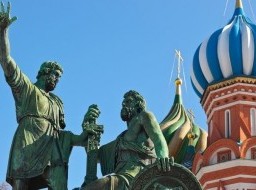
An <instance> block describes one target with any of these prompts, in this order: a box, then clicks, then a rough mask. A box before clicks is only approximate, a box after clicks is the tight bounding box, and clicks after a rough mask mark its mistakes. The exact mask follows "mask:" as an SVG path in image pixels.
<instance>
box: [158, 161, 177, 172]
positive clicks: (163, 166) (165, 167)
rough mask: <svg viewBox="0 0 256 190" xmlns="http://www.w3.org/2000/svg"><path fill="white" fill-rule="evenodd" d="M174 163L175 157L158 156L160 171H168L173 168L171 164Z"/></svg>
mask: <svg viewBox="0 0 256 190" xmlns="http://www.w3.org/2000/svg"><path fill="white" fill-rule="evenodd" d="M173 165H174V158H173V157H171V158H157V168H158V170H160V171H163V172H168V171H170V170H171V166H173Z"/></svg>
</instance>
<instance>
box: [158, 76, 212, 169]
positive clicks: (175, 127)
mask: <svg viewBox="0 0 256 190" xmlns="http://www.w3.org/2000/svg"><path fill="white" fill-rule="evenodd" d="M175 85H176V93H175V98H174V102H173V105H172V107H171V110H170V111H169V113H168V114H167V116H166V117H165V118H164V119H163V121H162V122H161V123H160V127H161V130H162V132H163V134H164V137H165V139H166V141H167V144H168V148H169V156H170V157H171V156H173V157H174V161H175V162H176V163H180V164H183V163H186V164H184V165H185V166H186V167H188V168H190V167H191V166H192V161H193V158H194V155H195V153H196V152H198V151H200V152H203V151H204V150H205V148H206V142H207V134H206V132H205V131H203V130H202V129H200V128H199V127H198V126H197V125H196V124H195V123H194V122H193V120H192V119H191V118H190V117H189V116H188V114H187V112H186V110H185V108H184V106H183V104H182V96H181V85H182V80H181V79H180V78H177V79H176V80H175ZM188 163H189V164H188Z"/></svg>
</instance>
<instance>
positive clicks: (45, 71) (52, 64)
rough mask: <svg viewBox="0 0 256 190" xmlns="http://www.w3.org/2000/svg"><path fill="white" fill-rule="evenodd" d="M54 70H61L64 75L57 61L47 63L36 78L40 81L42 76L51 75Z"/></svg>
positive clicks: (42, 66)
mask: <svg viewBox="0 0 256 190" xmlns="http://www.w3.org/2000/svg"><path fill="white" fill-rule="evenodd" d="M52 70H59V71H60V72H61V73H63V69H62V67H61V66H60V64H58V63H57V62H56V61H46V62H44V63H43V64H42V65H41V67H40V69H39V71H38V74H37V76H36V78H37V79H39V78H40V77H41V76H43V75H47V74H49V73H50V72H51V71H52Z"/></svg>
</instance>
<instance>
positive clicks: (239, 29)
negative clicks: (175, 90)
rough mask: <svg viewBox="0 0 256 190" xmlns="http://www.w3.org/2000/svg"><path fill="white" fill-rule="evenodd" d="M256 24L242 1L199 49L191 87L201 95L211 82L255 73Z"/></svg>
mask: <svg viewBox="0 0 256 190" xmlns="http://www.w3.org/2000/svg"><path fill="white" fill-rule="evenodd" d="M255 43H256V25H255V24H253V23H252V22H251V20H250V19H249V18H248V17H246V16H245V14H244V11H243V7H242V2H241V0H237V1H236V9H235V12H234V15H233V17H232V19H231V20H230V21H229V23H228V24H227V25H226V26H225V27H223V28H221V29H219V30H217V31H216V32H214V33H213V34H212V35H211V36H210V37H209V38H208V39H207V40H205V41H204V42H203V43H201V44H200V46H199V47H198V48H197V50H196V53H195V55H194V59H193V68H192V72H191V82H192V86H193V88H194V90H195V92H196V93H197V95H198V96H199V97H200V98H201V97H202V95H203V93H204V91H205V90H206V88H207V87H208V86H209V85H211V84H216V83H218V82H220V81H223V80H226V79H230V78H233V77H237V76H248V77H255V76H256V58H255V55H256V50H255Z"/></svg>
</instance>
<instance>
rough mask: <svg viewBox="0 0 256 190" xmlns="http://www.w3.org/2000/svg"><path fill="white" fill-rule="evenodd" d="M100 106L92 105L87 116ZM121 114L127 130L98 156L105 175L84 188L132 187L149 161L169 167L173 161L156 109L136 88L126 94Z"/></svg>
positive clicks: (162, 168) (110, 189)
mask: <svg viewBox="0 0 256 190" xmlns="http://www.w3.org/2000/svg"><path fill="white" fill-rule="evenodd" d="M98 116H99V110H98V109H97V108H89V110H88V112H87V113H86V116H85V118H86V119H85V120H86V121H88V120H92V119H93V120H95V119H96V118H97V117H98ZM121 118H122V120H123V121H125V122H126V123H127V130H126V131H124V132H123V133H121V134H120V135H119V136H118V137H117V139H116V140H114V141H112V142H110V143H108V144H106V145H103V146H101V147H100V149H99V152H98V159H99V161H100V165H101V171H102V174H103V175H104V176H105V177H103V178H101V179H97V180H95V181H92V182H91V183H89V184H87V183H84V184H83V185H82V189H83V190H87V189H88V190H93V189H95V190H96V189H97V190H98V189H101V190H112V189H122V190H125V189H129V187H130V186H131V183H132V182H133V180H134V178H135V177H136V176H137V175H138V174H139V173H140V172H141V171H142V170H143V169H144V168H145V167H147V166H148V165H151V164H153V163H155V162H156V163H157V166H158V168H159V170H161V171H169V170H170V166H171V165H172V164H173V161H172V160H171V159H169V158H168V147H167V144H166V141H165V139H164V136H163V134H162V131H161V130H160V126H159V124H158V122H157V120H156V118H155V116H154V114H153V113H151V112H149V111H148V110H146V102H145V99H144V98H143V97H142V96H141V95H140V94H139V93H138V92H136V91H133V90H131V91H129V92H127V93H126V94H125V95H124V100H123V102H122V110H121Z"/></svg>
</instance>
